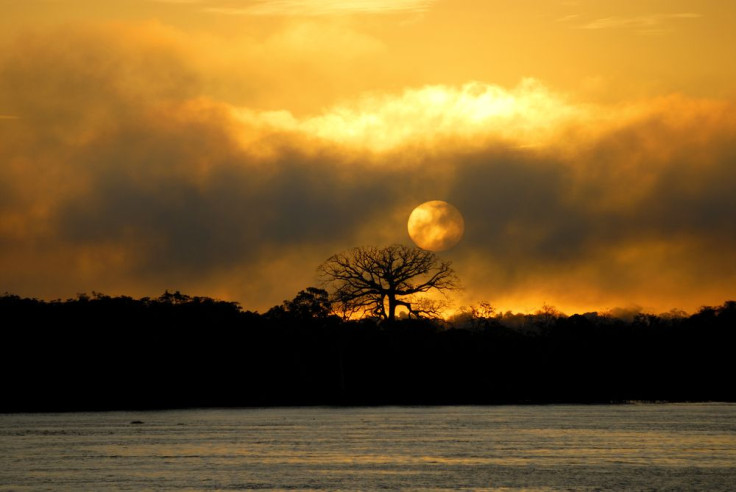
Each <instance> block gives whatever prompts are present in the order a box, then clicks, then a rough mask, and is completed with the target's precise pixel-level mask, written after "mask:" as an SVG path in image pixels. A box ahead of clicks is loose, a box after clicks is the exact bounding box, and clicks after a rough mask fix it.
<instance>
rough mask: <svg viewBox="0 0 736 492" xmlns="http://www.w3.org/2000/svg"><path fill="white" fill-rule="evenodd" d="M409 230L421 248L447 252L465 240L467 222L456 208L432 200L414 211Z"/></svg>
mask: <svg viewBox="0 0 736 492" xmlns="http://www.w3.org/2000/svg"><path fill="white" fill-rule="evenodd" d="M407 229H408V230H409V237H411V240H412V241H414V244H416V245H417V246H419V247H420V248H422V249H426V250H428V251H445V250H447V249H450V248H452V247H453V246H455V245H456V244H457V243H459V242H460V240H461V239H462V238H463V233H464V232H465V220H463V215H462V214H461V213H460V211H459V210H458V209H456V208H455V207H454V206H452V205H450V204H449V203H447V202H443V201H442V200H432V201H430V202H424V203H422V204H421V205H419V206H418V207H417V208H415V209H414V210H412V212H411V214H410V215H409V222H408V223H407Z"/></svg>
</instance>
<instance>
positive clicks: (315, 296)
mask: <svg viewBox="0 0 736 492" xmlns="http://www.w3.org/2000/svg"><path fill="white" fill-rule="evenodd" d="M331 312H332V303H331V302H330V298H329V294H328V293H327V291H326V290H324V289H320V288H317V287H307V288H306V289H304V290H301V291H299V293H298V294H297V295H296V297H294V299H292V300H290V301H289V300H286V301H284V302H283V304H281V305H280V306H274V307H272V308H271V309H269V310H268V311H267V312H266V316H267V317H269V318H274V319H277V318H282V317H284V316H288V317H291V318H295V319H299V320H308V319H315V318H317V319H324V318H327V317H328V316H329V315H330V313H331Z"/></svg>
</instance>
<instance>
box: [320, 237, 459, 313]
mask: <svg viewBox="0 0 736 492" xmlns="http://www.w3.org/2000/svg"><path fill="white" fill-rule="evenodd" d="M319 271H320V273H321V275H322V278H323V280H324V281H325V283H326V284H329V285H330V286H331V287H332V289H333V292H334V293H333V303H334V304H335V305H336V306H337V307H339V308H341V309H342V310H343V311H344V312H346V313H363V314H369V315H373V316H377V317H380V318H383V319H386V320H394V319H395V317H396V308H397V307H399V306H403V307H404V308H406V309H407V310H408V312H409V316H416V317H421V316H423V315H427V314H432V309H431V308H429V309H428V308H427V307H426V303H423V299H421V298H418V297H417V295H418V294H424V293H427V292H429V291H432V290H435V291H438V292H445V291H447V290H452V289H456V288H457V287H458V279H457V276H456V275H455V272H454V271H453V269H452V268H451V267H450V262H449V261H442V260H440V259H439V258H438V257H437V255H435V254H434V253H432V252H431V251H425V250H423V249H419V248H410V247H407V246H402V245H399V244H394V245H391V246H387V247H384V248H377V247H372V246H367V247H359V248H353V249H351V250H348V251H346V252H343V253H339V254H336V255H334V256H332V257H330V258H329V259H327V261H326V262H325V263H323V264H322V265H321V266H320V267H319Z"/></svg>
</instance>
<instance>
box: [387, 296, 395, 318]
mask: <svg viewBox="0 0 736 492" xmlns="http://www.w3.org/2000/svg"><path fill="white" fill-rule="evenodd" d="M395 318H396V295H395V294H393V293H392V294H389V295H388V320H389V321H393V320H394V319H395Z"/></svg>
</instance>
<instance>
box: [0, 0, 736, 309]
mask: <svg viewBox="0 0 736 492" xmlns="http://www.w3.org/2000/svg"><path fill="white" fill-rule="evenodd" d="M0 11H2V15H0V292H4V291H5V292H9V293H14V294H18V295H22V296H29V297H38V298H45V299H55V298H62V299H64V298H68V297H73V296H75V295H76V294H77V293H81V292H87V293H90V292H92V291H96V292H103V293H105V294H108V295H121V294H125V295H132V296H136V297H141V296H157V295H159V294H161V293H162V292H163V291H164V290H165V289H169V290H181V291H182V292H186V293H188V294H191V295H204V296H211V297H217V298H221V299H225V300H232V301H237V302H240V303H241V304H242V305H243V307H244V308H246V309H251V310H259V311H261V312H262V311H265V310H267V309H268V308H269V307H271V306H273V305H276V304H280V303H281V302H282V301H283V300H284V299H291V298H293V297H294V295H295V294H296V293H297V292H298V291H299V290H302V289H304V288H306V287H308V286H311V285H318V282H319V279H318V275H317V267H318V266H319V265H320V264H321V263H322V262H323V261H325V260H326V259H327V258H328V257H330V256H331V255H333V254H335V253H338V252H341V251H344V250H346V249H348V248H351V247H354V246H364V245H374V246H385V245H389V244H394V243H399V244H407V245H410V244H411V240H410V238H409V236H408V233H407V229H406V221H407V219H408V217H409V214H410V213H411V211H412V210H413V208H414V207H416V206H417V205H419V204H421V203H423V202H426V201H429V200H444V201H447V202H449V203H451V204H453V205H454V206H455V207H457V208H458V209H459V210H460V211H461V213H462V214H463V217H464V220H465V236H464V238H463V240H462V241H461V242H460V243H459V244H458V245H457V246H455V247H454V248H452V249H451V250H449V251H445V252H441V253H438V255H439V256H440V257H441V259H442V260H449V261H452V264H453V267H454V269H455V271H456V272H457V274H458V276H459V278H460V279H461V282H462V286H463V289H462V290H460V291H457V292H455V293H453V294H452V298H451V300H450V302H451V305H452V306H455V307H460V306H463V305H470V304H477V303H479V302H490V303H491V304H492V305H493V306H495V307H496V308H497V309H498V310H500V311H506V310H512V311H520V312H533V311H535V310H536V309H539V308H540V307H541V306H542V305H543V304H547V305H552V306H556V307H557V308H558V309H560V310H561V311H563V312H565V313H567V314H573V313H576V312H577V313H582V312H587V311H609V310H614V309H628V310H632V309H633V310H644V311H647V312H653V313H660V312H666V311H669V310H670V309H675V308H676V309H683V310H685V311H688V312H693V311H695V310H697V309H698V308H699V307H700V306H703V305H718V304H721V303H722V302H723V301H725V300H727V299H734V298H736V222H735V219H736V64H735V63H733V60H732V56H733V53H732V51H733V50H732V49H731V47H733V46H736V3H734V2H725V1H721V0H698V1H695V0H636V1H634V0H621V1H616V2H613V1H603V0H579V1H557V0H545V1H532V0H514V1H512V0H483V1H481V0H472V1H470V0H391V1H389V0H343V1H338V0H106V1H104V2H100V1H99V0H23V1H19V0H0Z"/></svg>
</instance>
